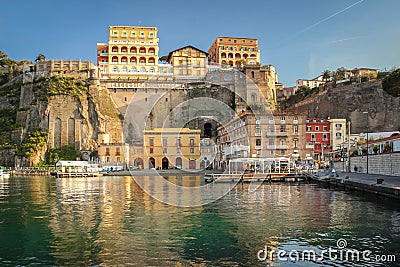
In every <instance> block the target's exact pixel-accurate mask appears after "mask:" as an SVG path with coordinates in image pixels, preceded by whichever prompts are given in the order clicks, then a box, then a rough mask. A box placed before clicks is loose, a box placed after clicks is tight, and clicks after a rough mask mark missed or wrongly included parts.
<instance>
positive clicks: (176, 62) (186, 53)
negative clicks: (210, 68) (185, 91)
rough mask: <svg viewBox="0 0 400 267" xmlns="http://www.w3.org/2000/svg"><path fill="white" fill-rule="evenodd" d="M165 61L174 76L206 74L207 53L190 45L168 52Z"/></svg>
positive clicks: (199, 75)
mask: <svg viewBox="0 0 400 267" xmlns="http://www.w3.org/2000/svg"><path fill="white" fill-rule="evenodd" d="M167 61H168V63H169V64H170V65H171V66H172V68H173V73H174V76H175V77H177V76H178V77H185V76H196V77H204V76H205V75H206V65H207V53H206V52H204V51H202V50H200V49H198V48H196V47H193V46H191V45H189V46H185V47H182V48H179V49H176V50H174V51H172V52H170V53H169V54H168V59H167Z"/></svg>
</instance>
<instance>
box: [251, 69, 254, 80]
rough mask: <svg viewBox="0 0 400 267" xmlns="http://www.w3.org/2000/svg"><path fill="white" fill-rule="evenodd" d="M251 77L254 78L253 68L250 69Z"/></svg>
mask: <svg viewBox="0 0 400 267" xmlns="http://www.w3.org/2000/svg"><path fill="white" fill-rule="evenodd" d="M251 78H253V79H254V71H253V70H252V71H251Z"/></svg>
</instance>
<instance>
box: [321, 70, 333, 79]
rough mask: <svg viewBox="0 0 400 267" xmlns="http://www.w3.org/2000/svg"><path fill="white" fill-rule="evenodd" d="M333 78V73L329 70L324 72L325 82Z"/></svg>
mask: <svg viewBox="0 0 400 267" xmlns="http://www.w3.org/2000/svg"><path fill="white" fill-rule="evenodd" d="M330 78H331V72H330V71H329V70H324V72H323V73H322V79H324V81H328V80H329V79H330Z"/></svg>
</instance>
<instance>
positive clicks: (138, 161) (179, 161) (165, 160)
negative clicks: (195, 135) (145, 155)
mask: <svg viewBox="0 0 400 267" xmlns="http://www.w3.org/2000/svg"><path fill="white" fill-rule="evenodd" d="M133 165H134V166H135V167H137V168H139V169H143V168H144V161H143V159H142V158H136V159H135V160H134V162H133ZM148 166H149V169H151V168H160V167H161V169H163V170H166V169H168V168H169V167H170V162H169V160H168V158H167V157H164V158H162V160H161V166H157V164H156V160H155V159H154V158H149V165H148ZM174 167H176V168H178V169H182V167H183V166H182V158H181V157H177V158H176V159H175V165H174ZM195 168H196V161H195V160H189V169H195Z"/></svg>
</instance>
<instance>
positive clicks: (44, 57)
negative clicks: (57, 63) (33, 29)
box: [35, 54, 46, 62]
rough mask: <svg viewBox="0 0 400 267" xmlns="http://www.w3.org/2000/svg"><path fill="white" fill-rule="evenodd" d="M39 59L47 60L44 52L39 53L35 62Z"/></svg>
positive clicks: (40, 60) (41, 60)
mask: <svg viewBox="0 0 400 267" xmlns="http://www.w3.org/2000/svg"><path fill="white" fill-rule="evenodd" d="M37 61H39V62H44V61H46V56H45V55H43V54H39V55H38V56H37V57H36V59H35V62H37Z"/></svg>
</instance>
